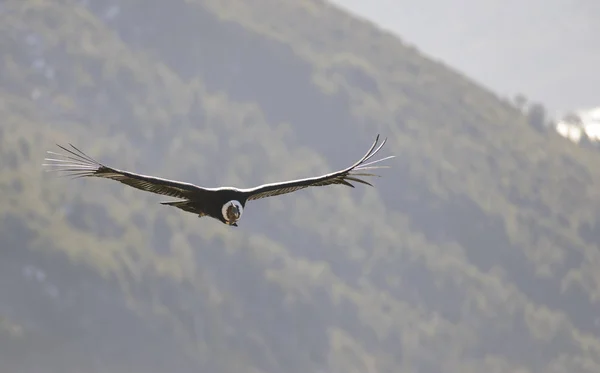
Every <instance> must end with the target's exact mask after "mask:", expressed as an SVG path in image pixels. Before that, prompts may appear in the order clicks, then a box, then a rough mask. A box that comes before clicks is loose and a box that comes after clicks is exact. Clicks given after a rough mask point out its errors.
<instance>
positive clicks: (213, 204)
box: [43, 135, 394, 227]
mask: <svg viewBox="0 0 600 373" xmlns="http://www.w3.org/2000/svg"><path fill="white" fill-rule="evenodd" d="M378 141H379V135H377V137H376V139H375V142H374V143H373V145H372V146H371V148H370V149H369V151H368V152H367V153H366V154H365V155H364V156H363V157H362V158H361V159H360V160H359V161H357V162H356V163H354V164H353V165H351V166H350V167H347V168H344V169H342V170H339V171H336V172H332V173H329V174H325V175H321V176H315V177H310V178H305V179H297V180H290V181H283V182H278V183H270V184H263V185H259V186H257V187H254V188H245V189H241V188H235V187H219V188H205V187H201V186H198V185H194V184H190V183H185V182H181V181H175V180H168V179H163V178H159V177H154V176H148V175H142V174H137V173H133V172H129V171H124V170H119V169H116V168H113V167H109V166H107V165H104V164H102V163H100V162H98V161H96V160H95V159H93V158H91V157H90V156H88V155H87V154H85V153H84V152H82V151H81V150H79V149H78V148H76V147H75V146H74V145H72V144H69V147H70V148H67V147H64V146H62V145H58V144H57V146H58V147H59V148H61V149H62V150H64V151H65V152H66V153H62V154H61V153H55V152H52V151H48V153H49V154H52V158H45V161H47V162H48V163H44V164H43V166H45V167H50V169H49V170H50V171H58V172H62V173H64V174H65V175H66V176H72V177H73V178H80V177H101V178H105V179H111V180H116V181H119V182H121V183H123V184H126V185H129V186H131V187H133V188H137V189H140V190H144V191H146V192H152V193H156V194H161V195H165V196H169V197H174V198H177V199H179V200H177V201H169V202H160V203H161V204H162V205H167V206H173V207H176V208H179V209H181V210H183V211H187V212H191V213H193V214H197V215H198V216H199V217H202V216H209V217H211V218H214V219H217V220H219V221H221V222H222V223H224V224H227V225H230V226H234V227H237V226H238V225H237V222H238V221H239V219H240V217H241V216H242V213H243V211H244V208H245V206H246V202H248V201H254V200H257V199H261V198H265V197H272V196H277V195H281V194H286V193H291V192H295V191H297V190H300V189H304V188H308V187H312V186H326V185H334V184H341V185H346V186H349V187H352V188H354V185H352V184H351V182H356V183H362V184H366V185H370V186H373V185H372V184H371V183H369V182H368V181H365V180H363V179H361V178H362V177H366V176H379V175H375V174H372V173H367V172H365V171H368V170H372V169H376V168H388V167H389V166H376V165H375V164H377V163H379V162H382V161H385V160H387V159H390V158H394V156H389V157H386V158H383V159H379V160H376V161H371V162H368V163H367V161H368V160H369V159H371V158H372V157H373V156H374V155H375V154H377V152H379V150H381V148H382V147H383V145H384V144H385V143H386V141H387V139H384V140H383V142H382V143H381V144H380V145H379V147H377V148H375V147H376V146H377V143H378ZM56 157H58V158H56Z"/></svg>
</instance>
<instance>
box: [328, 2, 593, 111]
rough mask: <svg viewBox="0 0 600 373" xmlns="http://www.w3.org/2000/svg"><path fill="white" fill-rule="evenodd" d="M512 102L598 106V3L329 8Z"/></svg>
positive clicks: (360, 4)
mask: <svg viewBox="0 0 600 373" xmlns="http://www.w3.org/2000/svg"><path fill="white" fill-rule="evenodd" d="M330 1H331V2H332V3H335V4H337V5H340V6H342V7H344V8H346V9H348V10H350V11H351V12H353V13H356V14H359V15H361V16H363V17H364V18H367V19H370V20H371V21H373V22H375V23H377V24H378V25H379V26H381V27H383V28H385V29H388V30H390V31H392V32H394V33H396V34H398V35H399V36H400V37H401V38H402V39H403V40H404V41H406V42H408V43H410V44H413V45H416V46H417V47H418V49H419V50H421V51H422V52H423V53H425V54H427V55H429V56H432V57H435V58H437V59H440V60H442V61H444V62H445V63H447V64H448V65H450V66H452V67H453V68H456V69H458V70H460V71H462V72H464V73H466V74H467V75H468V76H470V77H471V78H473V79H475V80H477V81H478V82H480V83H482V84H484V85H485V86H487V87H489V88H491V89H492V90H494V91H496V92H498V93H500V94H502V95H507V96H514V95H515V94H516V93H519V92H521V93H523V94H525V96H527V97H528V98H529V99H531V100H535V101H540V102H542V103H543V104H544V105H545V106H546V107H547V108H548V110H549V111H550V114H554V113H556V112H558V113H562V112H563V111H565V110H570V109H585V108H588V107H592V106H600V0H527V1H521V0H486V1H481V0H450V1H448V0H421V1H407V0H369V1H366V0H330Z"/></svg>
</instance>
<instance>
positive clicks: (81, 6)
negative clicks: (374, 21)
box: [0, 0, 600, 372]
mask: <svg viewBox="0 0 600 373" xmlns="http://www.w3.org/2000/svg"><path fill="white" fill-rule="evenodd" d="M85 4H86V3H81V2H74V1H62V2H38V1H31V2H12V3H8V5H6V7H5V9H4V12H3V13H2V14H1V15H0V17H1V18H2V19H1V22H0V27H1V28H2V31H3V32H2V33H1V34H0V35H2V36H1V37H0V43H1V44H0V47H1V48H2V50H3V51H4V54H5V58H4V61H3V65H2V69H1V70H0V79H1V80H0V82H1V84H0V111H1V112H2V115H3V118H5V120H4V123H3V125H2V127H1V131H0V139H1V142H0V144H1V145H0V157H1V158H0V159H1V161H0V188H1V189H2V191H3V193H2V197H1V198H2V201H1V203H0V220H1V222H2V223H0V243H1V245H0V247H2V251H0V255H1V257H2V260H0V263H1V264H0V265H1V266H2V268H1V269H0V277H1V278H0V284H2V285H0V299H2V302H0V315H2V317H3V318H2V320H8V321H7V323H8V322H9V323H10V324H7V325H14V328H17V329H16V330H19V331H20V333H19V335H17V336H15V335H14V334H12V333H4V332H1V331H0V346H3V345H6V346H10V347H11V348H10V349H6V350H5V349H4V348H0V361H1V363H0V364H3V366H6V367H10V370H11V371H13V372H28V371H31V370H32V369H34V368H36V367H41V366H43V367H44V369H45V371H57V372H59V371H60V372H88V371H89V372H94V371H130V372H138V371H139V372H142V371H143V372H162V371H165V370H168V371H174V372H188V371H189V372H192V371H197V370H198V369H203V370H205V371H210V372H232V371H240V370H241V369H243V370H244V371H251V372H306V371H320V370H321V371H336V372H338V371H339V372H353V371H356V372H365V371H367V372H371V371H372V372H375V371H377V372H386V371H390V372H392V371H393V372H404V371H405V372H412V371H423V372H437V371H445V372H446V371H449V372H469V371H473V372H478V371H482V370H485V371H499V372H504V371H505V372H513V371H517V370H519V369H521V370H523V371H532V372H533V371H553V372H563V371H564V372H567V371H569V372H574V371H577V372H586V371H589V372H592V371H597V369H598V367H599V365H600V361H598V358H597V356H598V352H599V351H600V333H599V331H598V328H597V320H596V317H597V316H596V314H597V313H596V312H595V309H596V308H597V303H596V302H597V299H598V294H599V286H598V284H599V283H600V281H599V280H600V277H599V276H600V275H598V274H597V271H595V268H597V265H598V260H599V258H598V255H597V247H598V245H599V239H598V237H600V224H599V223H598V221H600V219H599V216H598V212H597V207H596V206H597V204H598V202H599V201H600V197H599V196H598V191H597V190H598V188H597V187H596V186H597V185H598V182H599V178H600V172H599V171H597V170H596V168H595V167H593V165H594V164H596V163H597V162H598V157H599V155H598V154H597V153H595V152H588V151H587V150H586V149H580V148H577V147H576V146H573V145H571V144H569V143H566V142H565V141H563V140H561V139H560V138H559V137H558V136H555V135H552V134H541V133H539V132H536V131H535V130H533V129H532V128H531V127H530V126H529V125H527V124H526V120H525V118H522V117H521V115H520V114H519V112H518V111H517V110H516V109H514V108H512V107H510V106H509V105H508V104H507V103H504V102H501V101H499V100H498V99H497V98H496V97H494V96H493V95H492V94H490V93H489V92H487V91H484V90H483V89H481V88H480V87H478V86H477V85H476V84H475V83H473V82H472V81H469V80H468V79H466V78H465V77H463V76H461V75H459V74H457V73H455V72H453V71H451V70H449V69H447V68H446V67H444V66H440V65H439V64H436V63H434V62H431V61H428V60H426V59H424V58H423V57H421V56H420V55H419V54H418V53H417V52H416V51H414V50H412V49H410V48H407V47H405V46H403V44H402V43H401V42H400V41H398V40H396V39H394V38H393V37H391V36H389V35H386V34H383V33H381V32H379V31H377V30H375V29H374V28H372V27H371V26H370V25H368V24H366V23H362V22H359V21H357V20H354V19H352V18H351V17H349V16H348V15H346V14H344V13H341V12H340V11H338V10H337V9H335V8H332V7H328V6H326V5H324V4H322V3H321V2H316V1H315V2H292V1H287V2H281V1H279V2H275V1H268V0H263V1H257V2H253V3H252V6H250V5H249V3H247V2H242V1H233V0H231V1H173V2H169V4H168V5H167V4H166V3H164V2H160V1H152V2H143V3H142V2H141V1H128V2H117V1H113V2H111V3H104V4H102V5H99V3H94V4H93V5H90V6H87V5H85ZM376 133H382V134H383V135H384V136H387V137H388V138H389V142H388V144H387V145H386V149H385V150H384V152H383V153H385V152H388V153H393V154H395V155H396V156H397V158H395V159H394V162H393V164H392V166H393V168H392V169H389V170H382V172H381V174H382V175H383V178H381V179H377V180H376V188H375V189H373V188H362V186H361V187H357V188H356V189H350V188H341V187H339V188H335V187H333V188H322V189H317V190H312V191H303V192H298V193H295V194H294V195H289V196H282V197H280V198H274V199H271V200H264V201H260V202H256V203H252V204H250V205H248V206H247V209H246V210H245V212H244V216H243V218H242V221H241V222H240V227H239V228H238V229H231V228H230V227H226V226H224V225H222V224H219V223H218V222H213V221H210V220H205V219H198V218H197V217H195V216H193V215H191V214H182V213H181V212H180V211H177V210H175V209H169V208H165V207H164V206H160V205H159V204H158V203H157V202H158V201H161V200H163V199H162V198H160V197H156V196H152V195H148V194H144V193H142V192H140V191H137V190H133V189H131V188H126V187H124V186H122V185H120V184H118V183H114V182H110V181H105V180H76V181H73V180H68V179H56V178H52V177H51V176H49V175H46V174H44V173H43V172H42V170H41V167H40V163H41V160H42V159H43V157H44V155H45V154H44V152H45V150H47V149H51V148H53V146H54V145H53V144H54V143H55V142H58V143H66V142H71V143H74V144H76V145H77V146H78V147H79V148H81V149H82V150H84V151H86V152H87V153H88V154H90V155H92V156H93V157H94V158H96V159H98V160H101V161H103V162H106V163H108V164H110V165H114V166H115V167H118V168H122V169H130V170H132V171H136V172H141V173H146V174H153V175H158V176H161V177H167V178H176V179H180V180H185V181H189V182H194V183H198V184H200V185H206V186H217V185H225V184H234V185H239V186H242V187H245V186H252V185H255V184H258V183H262V182H270V181H276V180H279V179H285V178H296V177H303V176H308V175H311V174H315V173H321V172H327V171H331V170H333V169H337V168H339V167H343V166H344V165H346V164H348V163H349V162H352V161H353V160H354V159H355V158H357V157H360V156H361V155H362V154H363V152H364V150H366V148H367V147H368V146H369V145H370V143H371V141H372V139H373V137H374V136H375V134H376ZM384 155H385V154H384ZM332 197H334V198H332ZM14 328H13V329H14ZM13 329H11V330H13ZM0 330H2V329H0ZM5 351H16V353H13V352H5Z"/></svg>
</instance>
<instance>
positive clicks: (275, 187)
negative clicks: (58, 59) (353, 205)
mask: <svg viewBox="0 0 600 373" xmlns="http://www.w3.org/2000/svg"><path fill="white" fill-rule="evenodd" d="M378 141H379V135H377V137H376V138H375V142H374V143H373V145H372V146H371V148H370V149H369V151H368V152H367V153H366V154H365V155H364V156H363V157H362V158H361V159H360V160H359V161H358V162H356V163H354V164H353V165H352V166H350V167H348V168H345V169H343V170H340V171H337V172H333V173H330V174H325V175H321V176H317V177H311V178H306V179H298V180H290V181H284V182H280V183H272V184H263V185H260V186H257V187H255V188H248V189H241V191H242V192H244V193H247V195H248V201H251V200H256V199H260V198H265V197H272V196H277V195H280V194H285V193H291V192H295V191H297V190H300V189H304V188H308V187H311V186H325V185H332V184H342V185H346V186H349V187H352V188H354V185H352V184H351V183H350V182H351V181H352V182H357V183H362V184H367V185H370V186H373V185H372V184H371V183H369V182H368V181H365V180H362V179H361V177H365V176H379V175H375V174H372V173H367V172H365V171H367V170H372V169H376V168H388V167H389V166H374V165H375V164H376V163H379V162H382V161H385V160H387V159H391V158H394V157H395V156H393V155H392V156H389V157H385V158H383V159H379V160H376V161H371V162H368V163H365V162H367V161H368V160H369V159H371V158H372V157H373V156H374V155H375V154H377V152H379V150H381V148H382V147H383V145H384V144H385V143H386V141H387V139H384V140H383V142H382V143H381V144H380V145H379V147H378V148H375V146H377V142H378Z"/></svg>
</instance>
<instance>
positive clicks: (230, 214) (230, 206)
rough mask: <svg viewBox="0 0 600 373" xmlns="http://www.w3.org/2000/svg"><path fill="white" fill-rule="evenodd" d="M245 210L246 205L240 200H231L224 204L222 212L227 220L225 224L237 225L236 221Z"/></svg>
mask: <svg viewBox="0 0 600 373" xmlns="http://www.w3.org/2000/svg"><path fill="white" fill-rule="evenodd" d="M243 211H244V207H243V206H242V204H241V203H240V202H239V201H236V200H231V201H229V202H227V203H226V204H224V205H223V208H222V209H221V213H222V214H223V219H224V220H225V224H228V225H233V226H234V227H237V224H236V222H237V221H238V220H239V219H240V217H241V216H242V212H243Z"/></svg>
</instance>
